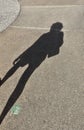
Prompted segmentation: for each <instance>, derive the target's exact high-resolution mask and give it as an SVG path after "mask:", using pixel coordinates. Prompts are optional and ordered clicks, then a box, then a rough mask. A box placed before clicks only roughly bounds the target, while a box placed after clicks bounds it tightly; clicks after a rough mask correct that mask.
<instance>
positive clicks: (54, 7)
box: [22, 5, 84, 8]
mask: <svg viewBox="0 0 84 130" xmlns="http://www.w3.org/2000/svg"><path fill="white" fill-rule="evenodd" d="M77 6H78V7H81V6H82V7H83V6H84V5H55V6H52V5H51V6H48V5H47V6H22V8H57V7H58V8H59V7H62V8H64V7H77Z"/></svg>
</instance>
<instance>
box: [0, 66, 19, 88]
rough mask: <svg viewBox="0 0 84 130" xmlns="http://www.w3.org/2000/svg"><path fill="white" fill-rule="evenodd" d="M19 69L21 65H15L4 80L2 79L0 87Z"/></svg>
mask: <svg viewBox="0 0 84 130" xmlns="http://www.w3.org/2000/svg"><path fill="white" fill-rule="evenodd" d="M18 68H19V64H16V65H14V66H13V67H12V68H11V69H10V70H9V71H8V72H7V73H6V75H5V76H4V78H3V79H2V80H1V79H0V86H1V85H2V84H3V83H4V82H5V81H6V80H7V79H9V78H10V77H11V76H12V75H13V74H14V73H15V71H16V70H17V69H18Z"/></svg>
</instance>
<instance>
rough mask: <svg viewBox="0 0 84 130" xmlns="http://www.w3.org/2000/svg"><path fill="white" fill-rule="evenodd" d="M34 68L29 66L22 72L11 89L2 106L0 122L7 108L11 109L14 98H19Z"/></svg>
mask: <svg viewBox="0 0 84 130" xmlns="http://www.w3.org/2000/svg"><path fill="white" fill-rule="evenodd" d="M34 70H35V68H34V67H33V68H32V67H31V66H29V67H28V68H27V69H26V70H25V71H24V73H23V74H22V76H21V78H20V80H19V82H18V84H17V86H16V88H15V90H14V91H13V93H12V94H11V96H10V98H9V99H8V101H7V104H6V105H5V107H4V110H3V111H2V113H1V116H0V124H1V123H2V121H3V119H4V118H5V116H6V115H7V113H8V112H9V110H10V109H11V107H12V106H13V104H14V103H15V102H16V100H17V99H18V98H19V96H20V95H21V93H22V91H23V89H24V87H25V84H26V82H27V80H28V78H29V77H30V76H31V74H32V73H33V71H34Z"/></svg>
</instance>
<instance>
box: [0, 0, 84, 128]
mask: <svg viewBox="0 0 84 130" xmlns="http://www.w3.org/2000/svg"><path fill="white" fill-rule="evenodd" d="M19 2H20V4H21V13H20V15H19V16H18V18H17V19H16V21H15V22H14V23H13V24H12V25H11V26H9V28H7V29H6V30H5V31H4V32H2V33H0V77H1V78H3V77H4V75H5V74H6V73H7V72H8V70H9V69H10V68H11V67H12V66H13V64H12V63H13V61H14V60H15V59H16V58H17V57H18V56H19V55H20V54H22V53H23V52H24V51H25V50H26V49H28V48H29V47H30V46H31V45H32V44H34V43H35V41H36V40H37V39H38V38H39V37H40V36H41V35H42V34H44V33H46V32H48V31H49V30H50V27H51V25H52V24H53V23H55V22H61V23H62V24H63V29H62V31H63V33H64V43H63V45H62V46H61V48H60V53H59V54H58V55H55V56H52V57H50V58H48V57H46V59H45V60H44V61H43V63H42V64H41V65H40V66H39V67H38V68H37V69H36V70H35V71H34V72H33V73H32V75H31V77H30V78H29V80H28V81H27V83H26V85H25V88H24V90H23V92H22V93H21V95H20V96H19V98H18V99H17V101H16V102H15V104H14V105H18V106H19V107H20V108H21V110H20V112H19V114H18V115H14V114H13V113H12V112H11V110H10V111H9V112H8V113H7V115H6V116H5V118H4V120H3V122H2V123H1V126H0V127H1V130H84V1H83V0H77V1H74V0H71V1H67V0H62V1H61V0H59V1H58V0H52V1H50V0H43V1H39V0H32V2H30V1H29V0H19ZM26 68H27V65H26V66H24V67H20V68H19V69H18V70H17V71H16V72H15V73H14V75H13V76H11V77H10V78H9V79H8V80H7V81H6V82H4V84H3V85H2V86H1V87H0V113H2V111H3V109H4V107H5V105H6V103H7V101H8V99H9V97H10V95H11V94H12V92H13V91H14V89H15V88H16V86H17V84H18V81H19V79H20V77H21V76H22V74H23V73H24V71H25V69H26ZM23 84H24V83H21V86H22V85H23ZM14 98H15V97H12V100H13V99H14ZM12 100H11V102H12Z"/></svg>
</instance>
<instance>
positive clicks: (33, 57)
mask: <svg viewBox="0 0 84 130" xmlns="http://www.w3.org/2000/svg"><path fill="white" fill-rule="evenodd" d="M62 28H63V25H62V23H60V22H57V23H54V24H53V25H52V26H51V28H50V31H49V32H47V33H45V34H43V35H42V36H41V37H40V38H39V39H38V40H37V41H36V42H35V43H34V44H33V45H32V46H31V47H29V48H28V49H27V50H26V51H25V52H23V53H22V54H21V55H20V56H19V57H18V58H16V59H15V61H14V62H13V67H12V68H11V69H10V70H9V71H8V72H7V73H6V75H5V76H4V77H3V79H2V80H0V81H1V85H2V84H3V83H4V82H5V81H6V80H7V79H8V78H10V77H11V76H12V75H13V74H14V73H15V72H16V70H17V69H18V68H19V67H24V66H25V65H27V64H28V67H27V68H26V70H25V71H24V73H23V74H22V76H21V78H20V80H19V81H18V84H17V85H16V88H15V89H14V91H13V93H12V94H11V95H10V97H9V99H8V101H7V103H6V105H5V107H4V109H3V111H2V113H1V116H0V124H1V122H2V121H3V119H4V118H5V116H6V115H7V113H8V112H9V110H10V109H11V107H12V106H13V105H14V103H15V102H16V100H17V99H18V98H19V96H20V95H21V93H22V91H23V89H24V87H25V84H26V82H27V80H28V79H29V77H30V76H31V75H32V73H33V72H34V71H35V69H36V68H37V67H38V66H39V65H40V64H41V63H42V62H43V61H44V60H45V58H46V57H48V58H50V57H52V56H55V55H57V54H59V50H60V47H61V46H62V44H63V36H64V34H63V32H62V31H61V29H62Z"/></svg>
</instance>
